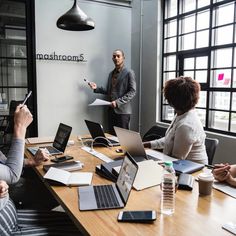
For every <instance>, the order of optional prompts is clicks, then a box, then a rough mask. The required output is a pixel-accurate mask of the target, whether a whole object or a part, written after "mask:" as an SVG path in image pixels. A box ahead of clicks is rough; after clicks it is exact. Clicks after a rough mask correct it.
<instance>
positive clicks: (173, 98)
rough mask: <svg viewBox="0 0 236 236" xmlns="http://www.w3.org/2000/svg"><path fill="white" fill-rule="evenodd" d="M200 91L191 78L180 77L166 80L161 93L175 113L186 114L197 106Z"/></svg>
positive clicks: (196, 83)
mask: <svg viewBox="0 0 236 236" xmlns="http://www.w3.org/2000/svg"><path fill="white" fill-rule="evenodd" d="M200 90H201V87H200V84H199V83H198V82H197V81H195V80H193V79H192V78H191V77H184V76H180V77H178V78H175V79H170V80H167V81H166V83H165V86H164V89H163V92H164V96H165V98H166V100H167V101H168V103H169V105H170V106H172V107H173V108H174V109H175V110H176V111H182V112H187V111H189V110H191V109H192V108H194V107H195V105H196V104H197V102H198V100H199V93H200Z"/></svg>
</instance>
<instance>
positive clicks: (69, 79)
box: [35, 0, 131, 136]
mask: <svg viewBox="0 0 236 236" xmlns="http://www.w3.org/2000/svg"><path fill="white" fill-rule="evenodd" d="M73 2H74V1H72V0H50V1H48V0H35V25H36V53H43V54H46V53H47V54H50V53H52V52H54V51H55V52H56V53H57V54H65V55H78V54H80V53H83V54H84V56H85V59H86V60H87V62H86V63H78V62H65V61H64V62H63V61H39V60H37V93H38V94H37V96H38V130H39V136H45V135H54V134H55V132H56V129H57V126H58V124H59V122H64V123H65V124H68V125H71V126H72V127H73V131H72V133H73V134H83V133H87V132H88V131H87V128H86V126H85V123H84V119H91V120H95V121H98V122H101V123H102V124H104V126H106V125H105V123H106V114H105V113H106V112H105V109H104V108H103V107H97V108H91V107H88V104H89V103H90V102H92V101H93V100H94V99H95V97H99V98H102V96H101V95H95V94H93V92H92V90H90V88H89V87H88V86H87V85H86V83H85V82H84V81H83V79H84V78H87V79H88V80H90V81H95V82H96V83H97V84H101V85H104V86H105V85H106V82H107V76H108V73H109V72H110V71H111V70H112V69H113V68H114V66H113V63H112V60H111V58H112V52H113V50H114V49H116V48H122V49H123V50H124V51H125V54H126V65H127V66H128V67H130V64H131V63H130V61H131V34H130V32H131V8H127V7H119V6H112V5H107V4H101V3H95V2H90V1H79V6H80V8H81V9H82V10H83V11H84V12H85V13H86V14H87V15H88V16H90V17H91V18H93V20H94V21H95V24H96V25H95V29H94V30H91V31H80V32H73V31H64V30H61V29H59V28H57V27H56V21H57V19H58V18H59V17H60V16H61V15H63V14H64V13H65V12H66V11H68V10H69V9H70V8H71V7H72V5H73Z"/></svg>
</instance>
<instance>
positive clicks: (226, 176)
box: [212, 163, 236, 187]
mask: <svg viewBox="0 0 236 236" xmlns="http://www.w3.org/2000/svg"><path fill="white" fill-rule="evenodd" d="M214 167H215V168H214V169H213V171H212V173H213V175H214V177H215V179H216V180H218V181H220V182H226V183H228V184H229V185H231V186H233V187H236V165H229V164H228V163H226V164H216V165H215V166H214Z"/></svg>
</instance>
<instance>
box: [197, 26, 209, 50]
mask: <svg viewBox="0 0 236 236" xmlns="http://www.w3.org/2000/svg"><path fill="white" fill-rule="evenodd" d="M208 45H209V30H204V31H201V32H198V33H197V48H203V47H208Z"/></svg>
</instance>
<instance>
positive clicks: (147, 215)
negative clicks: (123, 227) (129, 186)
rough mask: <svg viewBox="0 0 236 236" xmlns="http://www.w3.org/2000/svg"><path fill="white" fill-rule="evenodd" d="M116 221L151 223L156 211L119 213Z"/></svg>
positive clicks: (154, 218)
mask: <svg viewBox="0 0 236 236" xmlns="http://www.w3.org/2000/svg"><path fill="white" fill-rule="evenodd" d="M117 220H118V221H121V222H139V223H151V222H153V221H154V220H156V211H121V212H120V213H119V215H118V218H117Z"/></svg>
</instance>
